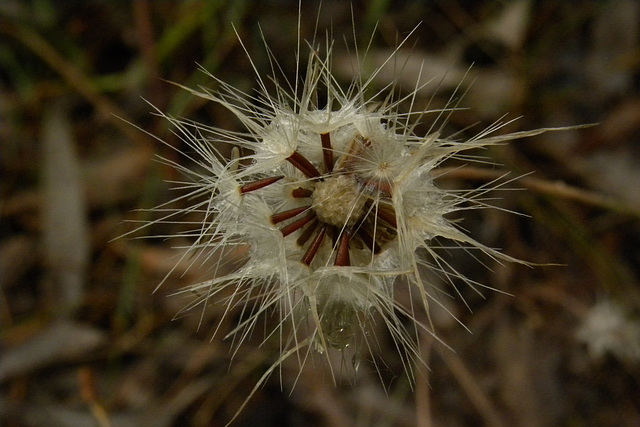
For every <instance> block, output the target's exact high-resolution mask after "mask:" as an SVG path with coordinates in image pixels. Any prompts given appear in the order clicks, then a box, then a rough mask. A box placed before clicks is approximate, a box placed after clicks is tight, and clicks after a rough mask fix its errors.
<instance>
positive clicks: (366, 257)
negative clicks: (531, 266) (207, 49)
mask: <svg viewBox="0 0 640 427" xmlns="http://www.w3.org/2000/svg"><path fill="white" fill-rule="evenodd" d="M327 45H328V47H327V48H326V50H325V52H324V54H321V53H320V52H319V50H318V49H317V48H315V47H314V45H313V44H312V45H311V46H312V48H311V49H310V56H309V60H308V62H307V65H306V67H299V70H298V72H297V77H296V80H295V81H294V82H287V83H285V84H282V83H278V79H277V78H275V76H273V78H272V81H273V82H275V90H271V91H270V90H268V86H267V83H266V79H264V78H263V77H262V76H261V73H260V72H258V70H257V67H256V66H254V68H255V69H256V76H257V81H258V84H259V87H260V90H259V93H258V94H247V93H243V92H241V91H239V90H237V89H236V88H234V87H232V86H230V85H228V84H225V83H224V82H222V81H220V80H217V79H215V77H214V79H215V81H216V82H217V83H218V84H219V89H218V90H217V91H215V92H213V91H209V90H205V89H203V90H192V89H188V90H191V92H193V93H194V94H196V95H197V96H201V97H204V98H206V99H209V100H211V101H213V102H216V103H218V104H220V105H222V106H223V107H226V108H227V109H228V110H229V111H231V112H232V113H234V114H235V115H236V116H237V118H238V119H239V121H240V122H241V123H242V124H243V125H244V127H245V129H246V131H245V132H243V133H238V132H233V131H230V130H224V129H219V128H213V127H207V126H204V125H201V124H197V123H193V122H191V121H187V120H179V119H175V118H172V117H167V119H168V120H170V121H171V122H172V123H173V125H174V126H175V128H176V134H177V135H178V136H179V137H180V138H181V139H182V140H183V141H184V143H185V144H187V145H188V146H189V147H190V148H191V149H192V150H193V151H194V153H193V154H191V156H192V157H191V158H192V160H194V161H195V162H196V163H197V165H198V166H199V169H198V170H192V169H189V168H186V167H184V166H180V165H177V164H176V167H177V168H179V169H180V170H182V171H183V172H184V173H185V174H187V175H190V176H191V178H192V180H190V181H189V183H187V184H186V185H187V186H189V188H191V189H192V191H191V193H190V194H189V195H188V197H189V199H193V200H197V199H198V198H199V199H200V200H202V201H200V202H198V203H197V204H195V205H193V206H191V207H190V208H189V209H188V212H189V213H193V212H198V213H200V214H201V216H202V218H203V219H202V223H201V224H198V225H197V226H196V227H195V228H194V230H193V233H192V235H193V239H194V241H193V244H192V246H191V248H190V256H193V257H195V259H201V260H206V259H208V258H209V257H211V256H212V254H213V253H224V252H225V250H227V249H228V248H237V249H238V250H239V251H243V252H244V254H245V255H244V257H243V258H242V260H241V262H239V263H238V264H237V266H236V267H234V268H232V269H231V271H229V269H228V268H227V265H226V264H225V263H224V262H222V261H221V262H220V263H218V264H217V265H218V266H219V268H217V269H216V270H215V271H213V272H212V276H211V278H210V279H209V280H207V281H205V282H203V283H198V284H195V285H192V286H190V287H188V288H187V289H185V290H184V291H181V293H185V294H191V293H195V294H196V295H197V297H196V300H195V301H194V302H193V303H191V304H190V305H189V306H188V307H187V309H193V308H196V307H198V306H200V307H201V309H202V310H204V309H205V307H206V306H207V305H208V304H209V303H218V304H222V305H224V306H225V308H224V310H223V312H224V315H225V316H226V315H229V313H232V312H234V311H237V310H236V309H238V310H239V312H240V313H241V318H240V323H239V324H238V325H237V326H236V327H235V328H233V329H232V330H231V331H228V332H227V333H228V336H229V337H232V338H233V339H234V340H235V343H236V344H238V345H239V343H242V342H243V340H245V339H246V338H247V337H248V336H250V335H251V333H252V332H253V331H254V329H256V325H257V324H258V322H259V319H260V318H261V317H262V315H264V314H271V313H274V312H275V313H278V316H279V321H278V322H276V325H275V326H274V327H273V328H272V329H270V330H269V329H267V330H266V337H265V339H266V340H268V339H270V338H272V337H277V339H278V340H279V342H280V346H281V355H280V357H278V358H277V360H276V361H275V362H274V364H273V366H272V367H271V368H270V369H269V370H268V371H267V372H266V373H265V377H263V379H262V380H261V381H260V383H262V382H263V381H264V380H265V379H266V377H267V376H268V375H269V374H270V373H271V372H272V371H273V369H275V367H276V366H278V364H280V363H281V362H282V361H283V360H284V359H286V358H288V357H289V356H291V355H294V354H298V355H299V356H300V355H301V354H302V355H303V356H300V357H299V360H300V361H301V363H304V361H306V360H307V359H308V357H307V356H308V355H309V354H311V353H321V354H326V353H327V352H329V351H332V350H338V351H345V350H347V349H353V348H354V347H355V348H356V350H357V353H358V354H360V353H363V352H365V351H367V350H368V351H374V349H375V348H376V346H377V340H378V337H376V336H375V335H374V334H371V333H369V327H370V325H371V323H372V319H381V324H382V325H384V326H386V329H387V330H388V331H389V334H390V336H391V337H392V338H393V340H394V342H395V344H396V347H397V348H398V349H399V350H400V358H401V360H402V361H403V363H404V365H405V366H406V367H407V369H408V370H411V369H413V368H412V366H414V365H413V364H412V363H409V362H411V361H416V360H417V361H419V360H420V352H419V346H418V343H417V337H419V335H420V334H421V333H422V332H427V333H433V332H432V327H431V326H430V325H429V322H428V318H429V317H428V316H429V306H430V304H432V303H435V304H439V300H438V298H436V297H435V296H434V295H433V294H432V292H430V282H429V280H428V279H427V278H426V277H424V271H429V272H431V273H435V274H436V275H439V276H440V277H441V278H443V279H444V280H446V281H448V282H451V283H454V282H464V283H466V284H468V285H470V286H472V287H474V288H478V287H479V286H481V285H479V284H478V283H476V282H474V281H472V280H471V279H467V278H465V277H464V276H463V275H462V274H460V273H458V272H457V271H456V270H455V269H454V268H453V267H452V266H451V264H450V263H449V262H448V261H447V260H446V259H445V258H444V257H443V255H441V254H440V253H439V251H438V248H439V246H438V244H436V243H435V241H434V239H435V238H440V239H444V240H448V241H450V242H453V244H452V245H448V247H455V246H459V247H461V248H464V249H465V250H470V249H477V250H479V251H481V252H483V253H485V254H486V255H488V256H489V257H491V258H494V259H501V260H509V261H517V260H515V259H513V258H511V257H509V256H507V255H503V254H501V253H500V252H497V251H495V250H493V249H491V248H489V247H487V246H484V245H483V244H481V243H479V242H477V241H476V240H474V239H472V238H471V237H469V236H468V235H467V234H465V233H464V232H463V231H462V230H461V229H460V228H458V227H457V226H456V225H455V224H454V223H453V222H452V221H451V220H449V219H448V214H450V213H452V212H455V211H458V210H462V209H468V208H469V206H473V205H474V204H475V205H477V206H484V202H483V201H482V197H483V195H485V194H486V193H487V192H488V191H490V190H492V189H494V188H495V187H498V186H499V184H496V183H495V182H494V183H490V184H488V185H486V186H483V187H481V188H480V189H478V190H475V191H452V190H444V189H441V188H440V187H438V186H437V184H436V182H435V175H436V174H435V173H434V171H436V170H437V168H438V166H440V165H441V163H442V162H443V161H445V160H447V159H449V158H451V157H456V156H458V155H459V154H460V153H462V152H465V151H467V150H471V149H475V148H480V147H486V146H489V145H493V144H499V143H503V142H505V141H508V140H511V139H515V138H519V137H525V136H532V135H536V134H539V133H542V132H544V131H546V130H549V129H540V130H536V131H530V132H520V133H515V134H509V135H494V133H495V132H496V131H497V130H498V129H500V128H501V127H502V126H503V124H501V123H497V124H494V125H492V126H491V127H489V128H488V129H487V130H485V131H483V132H481V133H480V134H479V135H477V136H476V137H474V138H471V139H470V140H461V141H460V140H453V139H448V138H444V137H441V135H440V132H439V131H438V129H439V128H438V127H436V125H434V126H432V128H431V131H430V132H429V133H428V134H426V135H416V134H415V133H414V129H415V126H416V124H417V123H419V122H421V121H422V122H424V121H425V116H426V115H427V114H429V113H431V114H432V115H433V116H434V122H435V123H438V122H439V121H440V122H442V120H443V119H446V115H447V114H449V113H450V112H452V111H453V110H454V109H455V108H453V107H448V108H444V109H440V110H437V111H433V112H429V111H408V112H401V111H400V105H401V104H402V105H410V106H412V105H415V102H416V97H417V95H418V92H419V90H420V86H419V85H416V88H415V89H414V90H413V91H411V92H410V93H409V94H408V95H406V96H398V97H395V98H394V97H393V96H388V97H387V98H386V99H383V100H382V101H380V100H379V99H378V98H379V93H378V92H376V91H375V90H373V89H374V87H373V86H374V84H373V83H372V82H373V78H374V77H375V76H376V75H377V73H379V71H380V69H377V70H375V71H373V73H372V75H371V76H367V77H365V76H358V77H357V78H356V79H354V81H353V83H352V84H351V85H350V86H349V87H348V88H347V89H346V90H343V89H342V88H341V86H340V85H339V84H338V82H337V80H336V78H335V77H334V75H333V74H332V72H331V58H332V45H331V43H328V44H327ZM401 45H402V44H401ZM398 49H400V47H399V48H398ZM396 52H397V51H396ZM393 58H394V57H393V55H392V56H391V57H390V58H389V59H388V60H387V62H386V63H385V64H383V66H385V65H387V64H388V63H390V62H392V61H393ZM272 61H273V67H272V68H273V69H279V67H278V66H277V61H275V59H273V58H272ZM303 76H304V77H303ZM385 89H386V90H387V92H392V93H393V89H394V88H393V87H387V88H385ZM370 92H373V95H371V96H370V97H369V96H367V94H368V93H370ZM321 94H322V95H321ZM438 126H439V125H438ZM225 145H227V146H231V147H232V150H231V153H232V155H231V157H228V156H224V155H222V154H221V147H222V146H225ZM225 152H228V150H225ZM491 184H493V185H491ZM185 199H186V198H185ZM184 212H185V211H177V212H171V213H170V214H169V215H167V216H166V217H165V218H164V219H167V220H169V219H170V220H171V221H176V218H178V217H179V215H181V214H183V213H184ZM223 266H224V268H222V267H223ZM397 286H405V287H406V289H408V291H409V295H411V298H412V301H411V302H410V303H409V304H402V303H400V302H398V301H396V298H395V297H394V292H395V288H396V287H397ZM456 292H457V291H456ZM407 320H409V322H407ZM326 360H327V361H328V362H329V363H330V361H331V359H330V358H328V357H327V359H326ZM332 369H333V367H332ZM260 383H259V384H258V385H260Z"/></svg>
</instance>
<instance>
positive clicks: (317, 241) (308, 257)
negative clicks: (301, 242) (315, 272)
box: [302, 224, 327, 265]
mask: <svg viewBox="0 0 640 427" xmlns="http://www.w3.org/2000/svg"><path fill="white" fill-rule="evenodd" d="M326 232H327V224H323V225H322V227H320V229H319V230H318V234H317V235H316V237H315V238H314V239H313V241H312V242H311V245H309V248H308V249H307V252H305V254H304V256H303V257H302V263H303V264H307V265H311V261H313V258H314V257H315V256H316V254H317V253H318V249H320V245H321V244H322V240H323V239H324V235H325V233H326Z"/></svg>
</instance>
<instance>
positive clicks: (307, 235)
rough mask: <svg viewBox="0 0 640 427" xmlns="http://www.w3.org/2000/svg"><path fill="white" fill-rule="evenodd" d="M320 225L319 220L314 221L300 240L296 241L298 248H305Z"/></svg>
mask: <svg viewBox="0 0 640 427" xmlns="http://www.w3.org/2000/svg"><path fill="white" fill-rule="evenodd" d="M318 224H319V222H318V220H314V221H313V222H312V223H311V224H309V226H308V227H307V228H306V229H305V230H304V231H303V232H302V234H301V235H300V237H298V240H296V243H297V244H298V246H303V245H304V244H305V243H307V240H309V238H310V237H311V236H312V235H313V232H314V231H315V230H316V228H317V227H318Z"/></svg>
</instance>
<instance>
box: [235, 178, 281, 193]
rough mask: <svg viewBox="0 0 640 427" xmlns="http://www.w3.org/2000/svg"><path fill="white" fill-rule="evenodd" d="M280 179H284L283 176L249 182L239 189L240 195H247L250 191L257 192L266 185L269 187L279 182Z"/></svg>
mask: <svg viewBox="0 0 640 427" xmlns="http://www.w3.org/2000/svg"><path fill="white" fill-rule="evenodd" d="M282 178H284V175H279V176H271V177H269V178H263V179H259V180H257V181H253V182H249V183H247V184H244V185H242V186H241V187H240V193H241V194H245V193H249V192H250V191H255V190H259V189H261V188H264V187H266V186H267V185H271V184H273V183H274V182H276V181H278V180H281V179H282Z"/></svg>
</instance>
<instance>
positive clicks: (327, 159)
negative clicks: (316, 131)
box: [320, 132, 333, 172]
mask: <svg viewBox="0 0 640 427" xmlns="http://www.w3.org/2000/svg"><path fill="white" fill-rule="evenodd" d="M320 141H321V142H322V155H323V157H324V166H325V168H326V170H327V172H332V171H333V148H332V147H331V136H330V135H329V132H327V133H321V134H320Z"/></svg>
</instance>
